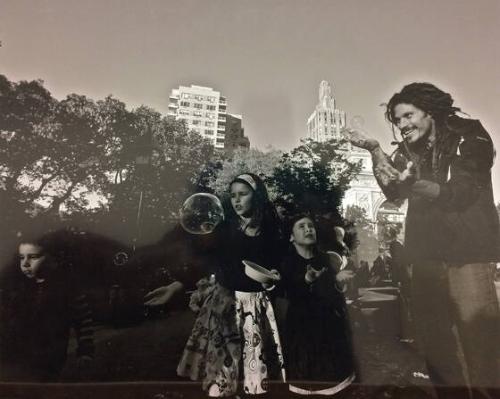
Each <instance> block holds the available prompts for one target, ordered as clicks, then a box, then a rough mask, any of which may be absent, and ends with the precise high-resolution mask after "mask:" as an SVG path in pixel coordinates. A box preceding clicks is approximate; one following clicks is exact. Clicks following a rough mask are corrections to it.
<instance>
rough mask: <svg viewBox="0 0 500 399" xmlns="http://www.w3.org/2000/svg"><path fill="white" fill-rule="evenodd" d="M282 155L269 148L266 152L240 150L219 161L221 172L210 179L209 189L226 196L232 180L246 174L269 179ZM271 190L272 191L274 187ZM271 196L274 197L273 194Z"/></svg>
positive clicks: (252, 149) (253, 149)
mask: <svg viewBox="0 0 500 399" xmlns="http://www.w3.org/2000/svg"><path fill="white" fill-rule="evenodd" d="M282 154H283V153H282V152H281V151H279V150H276V149H273V148H268V149H267V150H266V151H261V150H258V149H255V148H251V149H249V150H244V149H238V150H236V151H235V152H234V153H233V154H232V156H230V157H226V158H225V159H224V158H223V159H221V160H220V161H219V162H220V170H219V171H218V172H217V173H216V174H215V175H214V176H212V178H211V179H210V181H209V188H210V189H211V190H212V191H213V192H214V193H216V194H217V195H219V196H224V195H225V193H226V192H227V188H228V186H229V183H230V182H231V180H233V179H234V178H235V177H236V176H237V175H239V174H242V173H245V172H251V173H255V174H257V175H260V176H263V177H264V179H267V178H269V177H270V176H272V174H273V172H274V169H275V167H276V166H277V165H278V164H279V162H280V160H281V156H282ZM269 188H270V191H272V187H269ZM270 196H271V197H273V193H272V192H271V193H270Z"/></svg>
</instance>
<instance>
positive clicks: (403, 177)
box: [399, 161, 416, 182]
mask: <svg viewBox="0 0 500 399" xmlns="http://www.w3.org/2000/svg"><path fill="white" fill-rule="evenodd" d="M415 172H416V170H415V168H414V166H413V162H412V161H410V162H408V163H407V164H406V169H405V170H403V171H402V172H401V173H400V174H399V181H401V182H410V181H413V180H414V179H415Z"/></svg>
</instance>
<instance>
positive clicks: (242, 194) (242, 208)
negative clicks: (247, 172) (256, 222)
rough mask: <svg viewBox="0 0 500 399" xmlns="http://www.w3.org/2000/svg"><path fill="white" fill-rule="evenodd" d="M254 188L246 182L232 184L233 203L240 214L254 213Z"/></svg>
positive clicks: (245, 215)
mask: <svg viewBox="0 0 500 399" xmlns="http://www.w3.org/2000/svg"><path fill="white" fill-rule="evenodd" d="M252 198H253V190H252V189H251V188H250V187H248V186H247V185H246V184H244V183H239V182H235V183H233V184H231V205H232V207H233V209H234V211H235V212H236V214H237V215H238V216H243V217H250V216H251V215H252Z"/></svg>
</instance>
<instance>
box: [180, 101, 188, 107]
mask: <svg viewBox="0 0 500 399" xmlns="http://www.w3.org/2000/svg"><path fill="white" fill-rule="evenodd" d="M181 106H183V107H189V101H181Z"/></svg>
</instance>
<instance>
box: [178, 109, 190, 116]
mask: <svg viewBox="0 0 500 399" xmlns="http://www.w3.org/2000/svg"><path fill="white" fill-rule="evenodd" d="M179 114H181V115H189V111H186V110H185V109H180V110H179Z"/></svg>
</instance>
